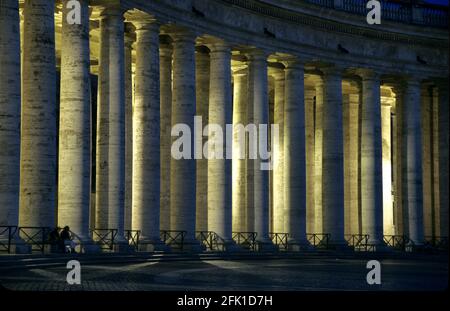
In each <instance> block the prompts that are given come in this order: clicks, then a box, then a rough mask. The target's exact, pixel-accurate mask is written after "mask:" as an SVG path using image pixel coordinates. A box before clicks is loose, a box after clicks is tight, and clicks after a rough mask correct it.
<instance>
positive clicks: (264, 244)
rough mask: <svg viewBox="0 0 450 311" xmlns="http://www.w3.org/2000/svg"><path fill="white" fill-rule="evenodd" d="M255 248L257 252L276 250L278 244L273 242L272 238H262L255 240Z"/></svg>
mask: <svg viewBox="0 0 450 311" xmlns="http://www.w3.org/2000/svg"><path fill="white" fill-rule="evenodd" d="M256 250H257V251H258V252H277V251H278V246H276V245H275V244H273V242H272V240H270V239H264V240H260V241H256Z"/></svg>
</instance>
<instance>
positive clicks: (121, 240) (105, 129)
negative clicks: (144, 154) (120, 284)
mask: <svg viewBox="0 0 450 311" xmlns="http://www.w3.org/2000/svg"><path fill="white" fill-rule="evenodd" d="M124 45H125V41H124V23H123V14H122V11H121V10H120V8H116V7H107V8H106V9H104V11H103V12H102V16H101V20H100V60H99V78H98V79H99V83H98V84H99V87H98V94H99V95H98V105H97V159H96V161H97V164H96V168H97V172H96V202H95V207H96V228H99V229H105V228H108V229H117V230H118V233H117V236H116V239H115V240H116V245H115V248H116V249H117V250H119V251H122V250H124V251H126V250H128V249H129V247H128V242H127V241H126V239H125V237H124V210H125V205H124V203H125V202H124V191H125V75H124V68H125V64H124V56H125V51H124Z"/></svg>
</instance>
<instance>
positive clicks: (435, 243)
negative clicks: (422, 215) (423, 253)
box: [425, 236, 448, 251]
mask: <svg viewBox="0 0 450 311" xmlns="http://www.w3.org/2000/svg"><path fill="white" fill-rule="evenodd" d="M425 246H428V247H431V248H433V249H437V250H444V251H445V250H448V237H443V236H426V237H425Z"/></svg>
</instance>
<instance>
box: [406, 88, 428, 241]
mask: <svg viewBox="0 0 450 311" xmlns="http://www.w3.org/2000/svg"><path fill="white" fill-rule="evenodd" d="M403 113H404V121H405V123H404V126H403V130H404V132H403V135H404V140H403V143H404V144H405V150H406V154H405V157H406V167H405V169H406V176H404V178H405V179H404V180H405V183H406V198H405V200H406V203H407V207H408V209H407V211H408V229H409V238H410V240H411V241H412V242H413V243H414V244H415V245H420V244H422V243H423V240H424V232H423V205H422V198H423V194H422V191H423V189H422V137H421V136H422V133H421V132H422V131H421V127H420V120H421V111H420V82H419V81H418V80H413V79H410V80H408V81H407V85H406V90H405V105H404V106H403Z"/></svg>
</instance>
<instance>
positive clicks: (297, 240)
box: [283, 60, 309, 251]
mask: <svg viewBox="0 0 450 311" xmlns="http://www.w3.org/2000/svg"><path fill="white" fill-rule="evenodd" d="M285 67H286V69H285V72H286V91H285V101H284V170H283V177H284V208H285V219H284V221H285V229H286V232H287V233H288V234H289V249H291V250H294V251H298V250H300V249H301V248H305V247H307V246H308V245H309V243H308V240H307V238H306V172H305V171H306V161H305V103H304V69H303V63H301V62H299V61H297V60H292V61H287V62H285Z"/></svg>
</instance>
